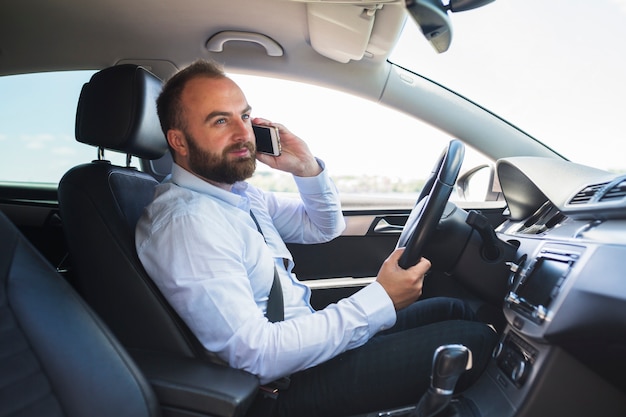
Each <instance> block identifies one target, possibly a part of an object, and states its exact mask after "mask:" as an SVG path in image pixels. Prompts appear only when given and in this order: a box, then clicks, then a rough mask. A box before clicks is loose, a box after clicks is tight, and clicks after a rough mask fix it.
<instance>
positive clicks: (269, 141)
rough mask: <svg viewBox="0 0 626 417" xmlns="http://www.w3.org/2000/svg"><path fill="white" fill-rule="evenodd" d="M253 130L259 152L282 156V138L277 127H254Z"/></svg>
mask: <svg viewBox="0 0 626 417" xmlns="http://www.w3.org/2000/svg"><path fill="white" fill-rule="evenodd" d="M252 129H253V130H254V136H255V137H256V150H257V152H261V153H265V154H268V155H273V156H280V136H279V135H278V128H277V127H273V126H259V125H252Z"/></svg>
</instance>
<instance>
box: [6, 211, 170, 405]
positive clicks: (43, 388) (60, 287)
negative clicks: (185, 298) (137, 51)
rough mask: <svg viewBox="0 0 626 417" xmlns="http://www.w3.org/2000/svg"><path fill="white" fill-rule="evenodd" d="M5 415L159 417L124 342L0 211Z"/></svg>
mask: <svg viewBox="0 0 626 417" xmlns="http://www.w3.org/2000/svg"><path fill="white" fill-rule="evenodd" d="M0 236H2V239H0V282H1V285H0V416H24V417H26V416H33V417H47V416H55V417H56V416H75V417H84V416H90V417H99V416H102V417H110V416H117V417H122V416H127V417H144V416H145V417H149V416H159V415H160V410H159V406H158V403H157V401H156V399H155V395H154V393H153V391H152V389H151V387H150V385H149V384H148V382H147V381H146V379H145V378H144V377H143V375H142V374H141V372H140V371H139V370H138V368H137V367H136V366H135V364H134V362H133V361H132V359H131V358H130V357H129V356H128V354H127V353H126V351H125V350H124V348H123V347H122V346H121V345H120V344H119V342H117V340H116V338H115V337H114V336H113V335H112V333H111V332H110V331H109V330H108V328H107V327H106V326H105V325H104V324H103V323H102V321H101V320H100V319H99V318H98V317H97V316H96V315H95V314H94V313H93V311H92V310H91V309H90V308H89V307H88V306H87V305H86V304H85V303H84V301H83V300H82V299H81V298H80V297H79V296H78V295H77V294H76V292H75V291H74V290H73V289H72V288H71V287H70V285H69V284H67V282H66V281H65V280H64V279H63V278H62V277H61V276H60V275H59V274H58V273H57V272H56V271H55V270H54V268H52V266H51V265H50V264H49V263H48V261H47V260H45V258H43V256H41V255H40V254H39V252H37V250H36V249H34V247H33V246H32V245H31V244H30V242H28V241H27V240H26V239H25V238H24V236H22V235H21V233H20V232H19V231H18V230H17V228H16V227H15V226H14V225H13V224H12V223H11V222H10V221H9V220H8V219H7V217H6V216H5V215H4V214H3V213H1V212H0Z"/></svg>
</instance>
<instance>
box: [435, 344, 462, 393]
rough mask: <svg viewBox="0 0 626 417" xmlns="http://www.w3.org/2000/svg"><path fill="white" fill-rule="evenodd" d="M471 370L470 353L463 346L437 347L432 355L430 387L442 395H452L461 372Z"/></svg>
mask: <svg viewBox="0 0 626 417" xmlns="http://www.w3.org/2000/svg"><path fill="white" fill-rule="evenodd" d="M471 368H472V351H471V350H469V349H468V348H467V347H465V346H463V345H444V346H439V347H438V348H437V350H436V351H435V354H434V355H433V369H432V374H431V381H430V385H431V387H432V388H433V389H434V390H436V391H437V392H438V393H440V394H443V395H452V393H453V392H454V387H455V386H456V382H457V381H458V380H459V377H460V376H461V374H462V373H463V372H465V371H466V370H468V369H471Z"/></svg>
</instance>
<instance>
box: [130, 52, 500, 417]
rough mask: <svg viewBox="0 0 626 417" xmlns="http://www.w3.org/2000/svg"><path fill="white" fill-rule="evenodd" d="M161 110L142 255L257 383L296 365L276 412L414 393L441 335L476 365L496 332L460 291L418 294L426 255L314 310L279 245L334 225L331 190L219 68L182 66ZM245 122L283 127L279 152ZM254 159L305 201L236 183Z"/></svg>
mask: <svg viewBox="0 0 626 417" xmlns="http://www.w3.org/2000/svg"><path fill="white" fill-rule="evenodd" d="M157 108H158V112H159V118H160V120H161V125H162V128H163V132H164V133H165V135H166V137H167V141H168V144H169V147H170V150H171V153H172V156H173V159H174V165H173V168H172V173H171V178H170V179H169V180H168V181H166V182H164V183H163V184H161V185H160V186H159V187H157V191H156V195H155V198H154V201H153V202H152V203H151V205H150V206H148V207H147V209H146V210H145V212H144V214H143V216H142V218H141V219H140V221H139V223H138V226H137V234H136V237H137V239H136V244H137V251H138V254H139V257H140V259H141V261H142V263H143V264H144V266H145V267H146V270H147V272H148V273H149V274H150V276H151V277H152V278H153V279H154V281H155V282H156V284H157V285H158V286H159V288H160V289H161V291H162V292H163V294H164V296H165V297H166V298H167V299H168V301H169V302H170V303H171V304H172V306H173V307H174V309H175V310H176V311H177V312H178V313H179V314H180V316H181V317H182V318H183V320H185V322H186V323H187V324H188V325H189V327H190V328H191V330H192V331H193V332H194V333H195V334H196V335H197V337H198V339H199V340H200V341H201V342H202V344H203V345H204V346H205V347H206V348H207V350H209V351H211V352H214V353H215V354H217V355H218V356H219V357H220V358H222V359H223V360H225V361H226V362H228V363H229V364H230V366H232V367H235V368H239V369H244V370H246V371H248V372H251V373H253V374H255V375H257V376H258V377H259V379H260V381H261V383H262V384H267V383H270V382H272V381H274V380H277V379H279V378H281V377H284V376H288V375H290V376H291V384H290V386H289V388H288V389H286V390H283V391H281V393H280V395H279V397H278V401H277V406H278V410H277V414H278V415H281V416H287V415H290V416H298V417H302V416H308V415H311V416H324V417H328V416H331V415H351V414H356V413H360V412H366V411H372V410H376V409H383V408H389V407H395V406H399V405H405V404H410V403H415V402H417V401H418V400H419V398H420V396H421V394H422V393H423V392H424V391H425V390H426V389H427V387H428V377H429V375H430V366H431V360H432V355H433V352H434V350H435V349H436V348H437V347H438V346H439V345H441V344H445V343H464V344H466V345H467V346H468V347H469V348H470V349H472V351H473V355H474V365H475V371H473V372H475V373H477V372H479V371H480V369H481V368H483V367H484V365H485V364H486V362H487V360H488V356H489V352H490V351H491V347H492V346H493V344H494V343H495V334H494V333H493V332H492V331H491V330H490V329H489V328H488V327H487V326H485V325H484V324H481V323H478V322H475V321H470V320H473V314H472V312H471V311H469V309H468V308H467V307H466V306H465V305H464V304H463V303H461V302H459V301H457V300H452V299H434V300H425V301H420V302H419V303H414V301H416V300H417V299H418V298H419V296H420V295H421V292H422V283H423V279H424V274H425V273H426V272H427V271H428V269H429V267H430V262H429V261H428V260H426V259H422V260H421V261H420V262H419V263H418V264H417V265H415V266H413V267H412V268H409V269H407V270H404V269H402V268H400V267H399V266H398V259H399V256H400V254H401V253H402V249H398V250H396V251H394V252H393V253H392V254H391V255H390V256H389V258H388V259H387V260H386V261H385V262H384V264H383V265H382V267H381V269H380V271H379V273H378V276H377V278H376V281H375V282H374V283H372V284H370V285H369V286H367V287H365V288H364V289H362V290H360V291H358V292H357V293H356V294H354V295H353V296H351V297H349V298H346V299H343V300H341V301H339V302H338V303H337V304H332V305H330V306H328V307H327V308H325V309H323V310H321V311H313V309H312V308H311V307H310V304H309V296H310V291H309V289H308V288H307V287H306V286H304V285H302V284H301V283H299V282H298V280H297V279H296V277H295V276H294V274H293V273H292V268H293V265H294V264H293V259H292V256H291V254H290V253H289V251H288V250H287V247H286V245H285V243H284V242H294V243H319V242H326V241H329V240H331V239H333V238H335V237H337V236H338V235H339V234H341V232H342V231H343V229H344V227H345V223H344V220H343V216H342V213H341V207H340V203H339V199H338V196H337V191H336V189H335V187H334V185H333V183H332V181H331V180H330V179H329V177H328V174H327V172H326V170H325V168H324V164H323V162H321V161H319V160H317V159H316V158H315V157H314V156H313V155H312V154H311V152H310V150H309V148H308V147H307V145H306V143H305V142H304V141H302V140H301V139H300V138H298V137H297V136H295V135H294V134H293V133H291V132H290V131H289V130H288V129H286V128H285V127H284V126H282V125H280V124H275V123H270V122H269V121H268V120H264V119H260V118H256V119H252V118H251V115H250V114H251V107H250V105H249V104H248V102H247V100H246V98H245V96H244V94H243V92H242V91H241V89H240V88H239V87H238V86H237V85H236V84H235V83H234V82H233V81H232V80H231V79H229V78H227V77H226V76H225V75H224V73H223V70H222V69H221V68H220V67H218V66H216V65H215V64H212V63H209V62H205V61H198V62H196V63H194V64H192V65H191V66H189V67H187V68H186V69H184V70H182V71H180V72H179V73H178V74H176V75H174V76H173V77H172V78H171V79H170V80H169V81H168V82H167V83H166V85H165V86H164V88H163V91H162V93H161V95H160V96H159V99H158V101H157ZM252 122H254V123H257V124H261V125H266V126H270V125H271V126H276V127H278V129H279V132H280V137H281V144H282V155H280V156H278V157H274V156H269V155H263V154H256V153H255V142H254V135H253V131H252ZM257 159H258V160H259V161H261V162H262V163H265V164H267V165H269V166H270V167H272V168H275V169H279V170H282V171H285V172H288V173H291V174H293V177H294V180H295V182H296V184H297V186H298V189H299V192H300V196H301V200H297V199H284V198H283V199H281V198H279V197H277V196H275V195H274V194H271V193H266V192H263V191H261V190H259V189H257V188H255V187H252V186H251V185H249V184H247V183H245V182H244V180H245V179H247V178H249V177H250V176H251V175H252V174H253V172H254V170H255V164H256V160H257ZM275 271H276V273H277V275H278V277H279V281H280V284H281V288H282V294H283V298H284V320H283V321H279V322H274V323H272V322H270V321H269V320H268V319H267V318H266V317H265V312H266V308H267V302H268V296H269V294H270V290H271V288H272V283H273V280H274V273H275ZM467 378H468V381H467V382H469V381H470V380H471V378H472V376H471V375H470V376H468V377H467ZM467 382H466V383H467Z"/></svg>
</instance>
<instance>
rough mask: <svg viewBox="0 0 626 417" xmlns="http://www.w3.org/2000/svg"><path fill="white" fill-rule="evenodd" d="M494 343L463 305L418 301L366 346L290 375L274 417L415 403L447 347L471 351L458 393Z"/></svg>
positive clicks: (322, 415) (443, 300) (483, 363)
mask: <svg viewBox="0 0 626 417" xmlns="http://www.w3.org/2000/svg"><path fill="white" fill-rule="evenodd" d="M496 341H497V335H496V333H495V332H494V331H493V330H491V329H490V328H489V327H488V326H487V325H485V324H484V323H480V322H478V321H476V319H475V317H474V313H473V312H472V311H471V310H470V308H469V307H468V306H467V305H466V304H465V303H463V302H461V301H459V300H456V299H452V298H433V299H427V300H422V301H418V302H416V303H414V304H413V305H411V306H409V307H407V308H406V309H404V310H401V311H400V312H399V313H398V319H397V322H396V325H395V326H394V327H392V328H391V329H389V330H386V331H383V332H380V333H379V334H377V335H376V336H374V337H373V338H372V339H371V340H370V341H368V342H367V343H366V344H365V345H363V346H361V347H359V348H356V349H353V350H350V351H347V352H344V353H342V354H341V355H338V356H336V357H335V358H333V359H331V360H329V361H327V362H325V363H323V364H320V365H318V366H315V367H313V368H309V369H306V370H304V371H301V372H298V373H295V374H293V375H292V376H291V385H290V387H289V389H287V390H284V391H281V393H280V395H279V397H278V415H279V416H281V417H308V416H311V417H312V416H319V417H332V416H350V415H355V414H360V413H367V412H372V411H377V410H384V409H389V408H393V407H398V406H403V405H409V404H415V403H417V402H418V401H419V399H420V397H421V396H422V394H423V393H424V392H426V390H427V389H428V386H429V384H430V373H431V368H432V358H433V353H434V352H435V350H436V349H437V348H438V347H439V346H441V345H444V344H450V343H460V344H464V345H465V346H467V347H468V348H470V349H471V351H472V356H473V365H474V366H473V369H472V370H471V371H468V372H466V373H465V374H464V375H463V376H462V377H461V379H460V380H459V383H458V384H457V391H461V390H463V389H465V388H467V387H468V386H469V385H471V383H472V382H473V381H474V380H475V379H476V378H477V377H478V376H479V375H480V373H481V372H482V371H483V369H484V368H485V366H486V365H487V363H488V361H489V358H490V357H491V351H492V349H493V347H494V345H495V343H496Z"/></svg>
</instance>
